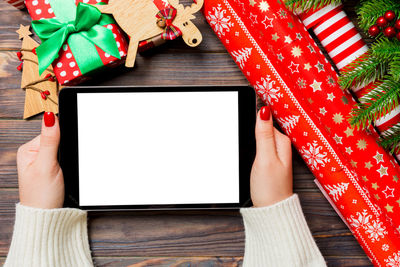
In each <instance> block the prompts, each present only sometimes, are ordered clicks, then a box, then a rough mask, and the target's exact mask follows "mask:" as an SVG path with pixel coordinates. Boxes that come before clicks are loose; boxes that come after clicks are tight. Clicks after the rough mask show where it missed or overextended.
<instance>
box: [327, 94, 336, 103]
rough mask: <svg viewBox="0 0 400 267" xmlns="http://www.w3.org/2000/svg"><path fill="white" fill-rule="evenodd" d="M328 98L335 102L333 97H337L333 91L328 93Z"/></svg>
mask: <svg viewBox="0 0 400 267" xmlns="http://www.w3.org/2000/svg"><path fill="white" fill-rule="evenodd" d="M327 96H328V97H327V99H328V100H330V101H332V102H333V99H335V95H334V94H333V93H329V94H327Z"/></svg>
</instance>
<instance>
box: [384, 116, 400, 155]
mask: <svg viewBox="0 0 400 267" xmlns="http://www.w3.org/2000/svg"><path fill="white" fill-rule="evenodd" d="M379 141H380V144H381V146H382V147H383V148H385V149H390V153H395V152H396V154H397V153H399V151H400V147H399V146H398V145H397V144H400V123H398V124H396V125H394V126H393V127H392V128H390V130H388V131H386V133H385V134H383V135H382V136H381V138H380V140H379Z"/></svg>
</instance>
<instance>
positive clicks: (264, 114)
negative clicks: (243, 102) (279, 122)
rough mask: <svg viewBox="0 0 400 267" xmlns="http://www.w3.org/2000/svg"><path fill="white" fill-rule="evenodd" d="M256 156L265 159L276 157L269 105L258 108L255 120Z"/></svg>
mask: <svg viewBox="0 0 400 267" xmlns="http://www.w3.org/2000/svg"><path fill="white" fill-rule="evenodd" d="M256 146H257V157H259V158H262V159H263V160H267V159H269V158H275V157H276V147H275V138H274V126H273V124H272V118H271V111H270V108H269V106H264V107H262V108H261V109H260V111H259V113H258V115H257V122H256Z"/></svg>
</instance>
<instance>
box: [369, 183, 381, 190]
mask: <svg viewBox="0 0 400 267" xmlns="http://www.w3.org/2000/svg"><path fill="white" fill-rule="evenodd" d="M371 187H372V188H373V189H375V190H377V189H378V188H379V185H378V183H372V185H371Z"/></svg>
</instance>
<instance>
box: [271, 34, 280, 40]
mask: <svg viewBox="0 0 400 267" xmlns="http://www.w3.org/2000/svg"><path fill="white" fill-rule="evenodd" d="M271 36H272V40H274V41H278V39H279V38H280V37H279V35H278V33H274V34H272V35H271Z"/></svg>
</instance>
